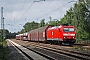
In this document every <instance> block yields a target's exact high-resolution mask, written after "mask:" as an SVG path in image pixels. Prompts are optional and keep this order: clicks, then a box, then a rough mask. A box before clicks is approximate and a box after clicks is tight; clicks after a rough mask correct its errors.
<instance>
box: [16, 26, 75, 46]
mask: <svg viewBox="0 0 90 60" xmlns="http://www.w3.org/2000/svg"><path fill="white" fill-rule="evenodd" d="M16 39H17V40H29V41H37V42H47V43H50V44H52V43H59V44H60V45H62V44H69V45H73V44H74V43H75V41H76V28H75V27H74V26H69V25H59V26H54V27H53V26H44V27H40V28H37V29H34V30H31V31H29V32H27V33H23V34H19V35H16Z"/></svg>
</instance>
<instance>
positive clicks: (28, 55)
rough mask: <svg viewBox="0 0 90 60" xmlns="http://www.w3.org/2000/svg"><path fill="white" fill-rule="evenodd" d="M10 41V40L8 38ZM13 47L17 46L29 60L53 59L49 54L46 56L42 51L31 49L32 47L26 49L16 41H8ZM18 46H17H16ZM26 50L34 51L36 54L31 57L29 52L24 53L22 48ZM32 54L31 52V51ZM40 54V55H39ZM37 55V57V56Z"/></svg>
mask: <svg viewBox="0 0 90 60" xmlns="http://www.w3.org/2000/svg"><path fill="white" fill-rule="evenodd" d="M9 42H10V40H9ZM10 43H11V44H12V45H13V46H14V47H15V48H17V49H18V50H19V51H21V52H22V53H23V54H24V55H25V56H26V57H27V58H28V59H29V60H55V59H54V58H52V57H50V56H47V55H44V54H43V53H40V52H38V51H35V50H32V49H28V48H26V47H24V46H23V47H22V46H21V45H18V44H16V43H13V42H12V41H11V42H10ZM18 46H19V47H18ZM26 49H27V50H28V53H29V52H30V51H32V52H34V53H37V55H38V56H35V55H33V57H35V58H33V57H32V56H31V55H30V54H28V53H26V52H25V51H24V50H26ZM32 54H33V53H32ZM41 55H42V56H41ZM38 57H39V58H38Z"/></svg>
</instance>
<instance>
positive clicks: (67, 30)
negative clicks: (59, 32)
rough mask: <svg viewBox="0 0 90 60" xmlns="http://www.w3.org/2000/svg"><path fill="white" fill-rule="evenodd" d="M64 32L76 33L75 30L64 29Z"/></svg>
mask: <svg viewBox="0 0 90 60" xmlns="http://www.w3.org/2000/svg"><path fill="white" fill-rule="evenodd" d="M63 31H64V32H74V28H64V29H63Z"/></svg>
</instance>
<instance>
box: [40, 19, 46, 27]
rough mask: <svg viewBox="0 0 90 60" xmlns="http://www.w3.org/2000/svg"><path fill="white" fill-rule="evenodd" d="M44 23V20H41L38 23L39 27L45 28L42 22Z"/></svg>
mask: <svg viewBox="0 0 90 60" xmlns="http://www.w3.org/2000/svg"><path fill="white" fill-rule="evenodd" d="M44 21H45V19H42V20H41V22H40V24H39V27H43V26H45V22H44Z"/></svg>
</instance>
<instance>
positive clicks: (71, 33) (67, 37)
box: [46, 25, 76, 45]
mask: <svg viewBox="0 0 90 60" xmlns="http://www.w3.org/2000/svg"><path fill="white" fill-rule="evenodd" d="M46 36H47V41H50V42H59V43H60V44H62V43H63V44H64V43H68V44H70V45H72V44H74V43H75V41H76V28H75V27H74V26H63V25H60V26H56V27H51V28H48V29H47V35H46Z"/></svg>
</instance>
